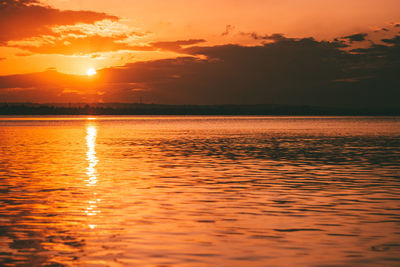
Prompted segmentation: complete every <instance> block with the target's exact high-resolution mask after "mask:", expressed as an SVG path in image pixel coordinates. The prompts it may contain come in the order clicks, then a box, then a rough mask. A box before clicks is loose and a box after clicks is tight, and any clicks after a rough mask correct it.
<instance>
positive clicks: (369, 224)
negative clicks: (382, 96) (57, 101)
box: [0, 116, 400, 266]
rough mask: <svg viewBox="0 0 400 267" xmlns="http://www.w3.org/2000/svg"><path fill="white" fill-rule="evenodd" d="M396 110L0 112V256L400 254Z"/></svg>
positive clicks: (103, 260) (175, 258)
mask: <svg viewBox="0 0 400 267" xmlns="http://www.w3.org/2000/svg"><path fill="white" fill-rule="evenodd" d="M399 157H400V118H366V117H365V118H360V117H341V118H340V117H339V118H335V117H328V118H290V117H151V116H148V117H146V116H142V117H141V116H137V117H97V118H96V119H95V120H94V119H88V118H86V117H45V116H42V117H1V118H0V179H1V183H0V202H1V205H0V265H3V266H25V265H26V266H298V265H303V266H304V265H306V266H383V265H387V266H394V265H399V264H400V160H399Z"/></svg>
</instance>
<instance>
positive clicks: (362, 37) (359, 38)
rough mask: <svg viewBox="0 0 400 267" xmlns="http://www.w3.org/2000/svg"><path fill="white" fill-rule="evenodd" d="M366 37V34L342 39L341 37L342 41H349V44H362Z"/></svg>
mask: <svg viewBox="0 0 400 267" xmlns="http://www.w3.org/2000/svg"><path fill="white" fill-rule="evenodd" d="M367 36H368V34H367V33H357V34H352V35H348V36H344V37H342V39H347V40H349V41H350V43H353V42H362V41H365V37H367Z"/></svg>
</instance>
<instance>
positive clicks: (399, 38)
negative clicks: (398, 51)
mask: <svg viewBox="0 0 400 267" xmlns="http://www.w3.org/2000/svg"><path fill="white" fill-rule="evenodd" d="M382 42H385V43H387V44H396V45H400V35H396V36H395V37H393V38H391V39H382Z"/></svg>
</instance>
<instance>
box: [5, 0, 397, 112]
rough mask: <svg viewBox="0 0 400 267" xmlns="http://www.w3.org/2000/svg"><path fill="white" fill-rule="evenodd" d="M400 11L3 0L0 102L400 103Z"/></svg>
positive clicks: (392, 7) (221, 0)
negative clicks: (399, 98)
mask: <svg viewBox="0 0 400 267" xmlns="http://www.w3.org/2000/svg"><path fill="white" fill-rule="evenodd" d="M398 10H400V2H399V1H398V0H380V1H378V0H364V1H358V0H346V1H344V0H343V1H342V0H335V1H331V0H326V1H320V0H291V1H288V0H249V1H239V0H214V1H211V0H203V1H183V0H170V1H163V0H152V1H138V0H113V1H106V0H85V1H83V0H52V1H50V0H46V1H36V0H0V29H1V30H0V102H39V103H46V102H137V101H138V99H139V98H142V99H143V100H144V101H145V102H148V103H163V104H289V105H319V106H336V107H353V106H354V107H398V106H400V104H399V103H397V102H398V101H396V98H397V99H398V97H399V96H400V93H399V89H400V88H399V84H400V82H399V79H398V78H397V76H398V74H397V73H398V71H399V70H400V59H399V50H400V24H399V23H400V13H399V12H398ZM92 69H95V70H96V73H95V72H94V71H93V70H92ZM88 70H92V74H94V73H95V74H94V75H91V76H88V75H87V73H88Z"/></svg>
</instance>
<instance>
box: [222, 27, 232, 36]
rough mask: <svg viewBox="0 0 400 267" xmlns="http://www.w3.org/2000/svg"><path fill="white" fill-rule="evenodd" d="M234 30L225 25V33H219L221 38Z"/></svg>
mask: <svg viewBox="0 0 400 267" xmlns="http://www.w3.org/2000/svg"><path fill="white" fill-rule="evenodd" d="M234 29H235V26H232V25H226V27H225V31H224V32H223V33H221V36H226V35H228V34H230V33H231V32H232V31H233V30H234Z"/></svg>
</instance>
